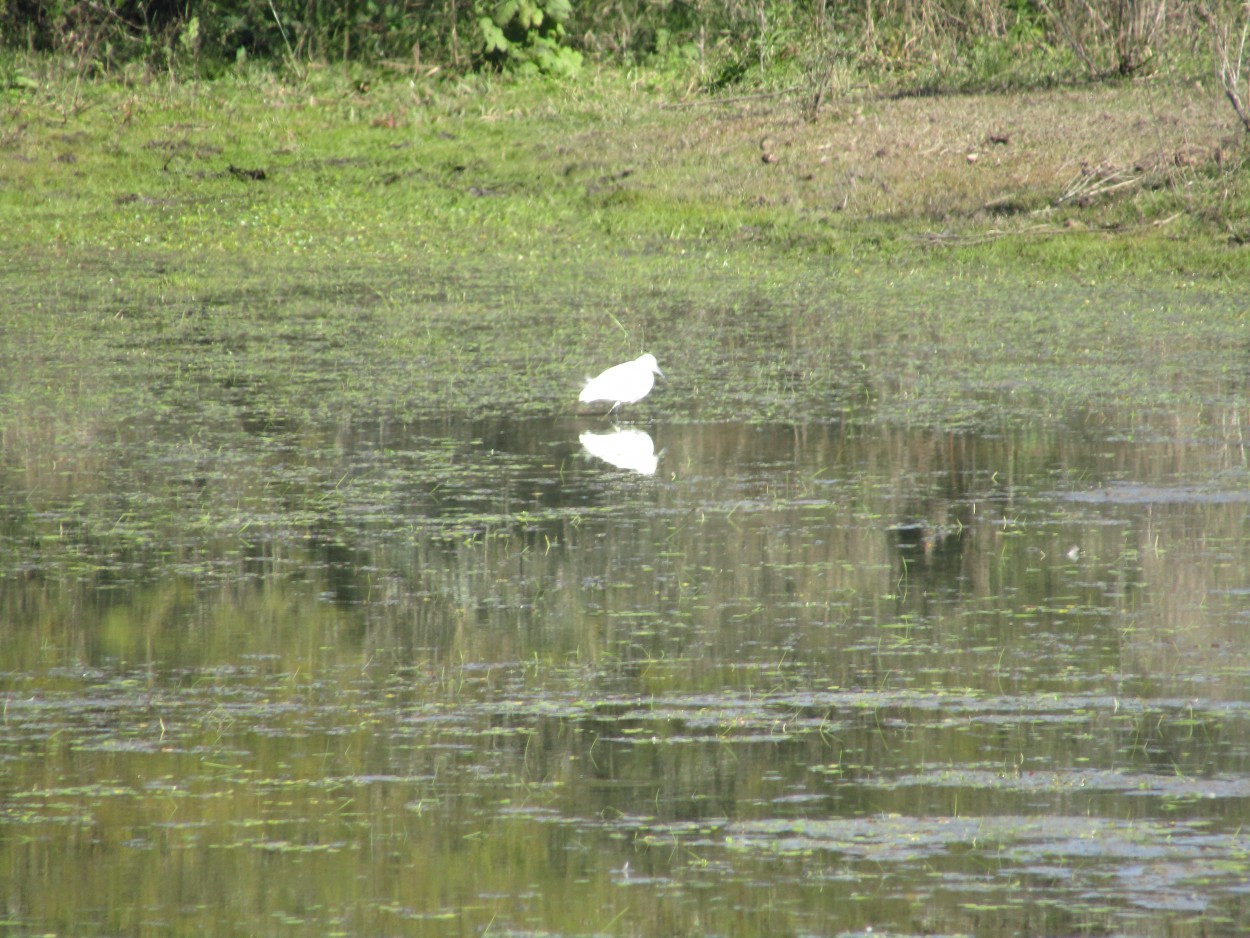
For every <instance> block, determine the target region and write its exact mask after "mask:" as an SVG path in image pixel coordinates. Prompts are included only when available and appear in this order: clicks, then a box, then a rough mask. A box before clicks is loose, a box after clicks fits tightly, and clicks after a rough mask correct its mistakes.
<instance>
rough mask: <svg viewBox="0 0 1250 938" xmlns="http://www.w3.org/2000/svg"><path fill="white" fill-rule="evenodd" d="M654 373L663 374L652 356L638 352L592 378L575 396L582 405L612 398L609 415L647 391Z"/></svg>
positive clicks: (644, 394) (642, 395)
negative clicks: (627, 360)
mask: <svg viewBox="0 0 1250 938" xmlns="http://www.w3.org/2000/svg"><path fill="white" fill-rule="evenodd" d="M653 375H659V376H660V377H661V378H663V377H664V372H662V371H660V366H659V365H658V364H657V363H656V360H655V356H654V355H651V354H646V355H639V356H638V357H637V358H635V359H634V360H633V361H632V362H625V363H623V364H620V365H613V366H612V367H611V368H609V369H608V370H607V371H605V372H603V374H601V375H599V376H598V377H597V378H591V379H590V380H589V381H587V382H586V386H585V387H584V388H582V393H581V394H579V395H578V397H577V399H578V401H580V402H581V403H583V404H594V403H596V402H598V401H605V402H606V401H611V402H612V406H611V407H610V408H609V409H608V413H609V414H610V413H612V411H614V410H616V408H618V407H620V406H621V405H622V404H635V403H637V402H638V401H640V400H642V399H643V398H644V397H646V396H647V395H648V394H650V393H651V388H652V387H653V386H654V385H655V378H654V377H653Z"/></svg>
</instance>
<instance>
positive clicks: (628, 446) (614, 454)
mask: <svg viewBox="0 0 1250 938" xmlns="http://www.w3.org/2000/svg"><path fill="white" fill-rule="evenodd" d="M578 439H579V440H580V441H581V444H582V446H584V447H586V452H588V453H590V455H592V456H597V457H598V458H599V459H602V460H603V461H604V462H607V463H611V464H612V465H613V466H615V467H616V468H617V469H626V470H628V471H630V472H640V473H642V474H643V475H645V476H651V475H655V469H656V466H658V465H659V463H660V454H659V453H657V452H656V451H655V442H654V441H653V440H652V439H651V434H649V433H645V432H643V431H642V430H623V429H620V428H617V429H616V430H613V431H612V432H611V433H591V432H590V431H589V430H587V431H586V432H585V433H583V434H582V435H581V436H579V437H578Z"/></svg>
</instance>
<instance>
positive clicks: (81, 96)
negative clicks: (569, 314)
mask: <svg viewBox="0 0 1250 938" xmlns="http://www.w3.org/2000/svg"><path fill="white" fill-rule="evenodd" d="M16 74H18V75H19V76H20V78H19V79H15V80H13V81H11V82H10V86H9V87H8V88H7V89H6V90H5V92H4V98H3V110H4V118H5V119H4V121H3V129H2V130H0V247H2V248H3V251H4V253H5V255H6V259H7V260H8V261H9V262H10V263H11V264H14V265H17V266H19V267H20V266H21V263H22V258H23V257H27V258H29V257H31V256H32V255H38V254H42V253H45V252H53V253H56V252H103V253H105V254H108V253H116V252H122V253H126V254H133V259H138V258H144V257H146V258H158V257H160V256H162V255H178V256H186V255H188V254H192V255H193V254H194V253H196V252H204V251H211V252H224V253H226V254H230V255H237V256H238V257H239V258H241V259H245V260H246V259H247V258H251V257H255V256H256V255H257V252H269V253H272V252H275V251H280V252H289V253H290V254H291V255H294V256H304V257H307V258H308V259H309V260H310V262H313V263H318V262H320V261H321V260H325V259H336V260H343V259H344V258H345V257H348V256H351V257H355V258H357V259H359V260H360V262H362V263H367V262H369V261H370V260H373V259H376V260H385V259H388V258H390V259H394V258H408V257H411V256H413V254H414V252H415V253H416V254H418V255H422V254H423V255H426V256H439V255H444V254H450V255H455V256H461V257H469V258H473V259H476V260H477V261H479V262H481V263H483V264H486V265H487V266H489V259H490V257H491V256H492V255H499V256H501V257H512V256H515V255H518V254H531V255H533V254H535V253H548V254H550V255H552V256H557V255H559V254H561V253H573V254H577V255H579V256H583V257H585V258H588V259H589V258H596V257H598V258H610V257H612V256H613V254H614V253H616V252H619V251H622V250H626V251H655V250H668V249H670V248H677V249H679V250H705V249H708V248H710V247H715V248H716V249H720V248H726V249H730V250H738V249H740V248H744V247H745V248H747V249H750V250H755V251H758V250H776V251H780V252H782V253H788V252H801V253H803V254H807V255H810V254H820V255H827V256H829V257H830V258H844V259H848V260H850V261H851V262H853V263H867V262H871V261H872V260H873V259H877V260H880V261H881V262H883V263H887V264H894V263H899V262H904V263H907V264H924V263H928V262H929V260H930V259H936V262H937V263H940V264H948V263H952V262H955V263H974V264H991V263H992V264H994V265H1002V264H1012V265H1014V264H1023V265H1027V266H1028V267H1029V268H1034V267H1035V268H1037V270H1038V272H1039V274H1040V275H1043V276H1045V275H1047V272H1048V271H1050V272H1054V273H1056V274H1060V273H1065V272H1071V271H1073V270H1077V271H1102V272H1105V273H1111V272H1116V271H1123V272H1125V273H1134V272H1144V271H1153V272H1163V271H1169V270H1175V271H1177V272H1179V273H1190V274H1197V275H1214V276H1227V277H1234V278H1236V277H1240V276H1242V273H1241V272H1242V270H1243V269H1244V268H1245V267H1246V263H1245V256H1244V248H1242V246H1241V245H1242V244H1243V242H1244V241H1245V239H1246V238H1247V237H1250V184H1248V180H1247V172H1246V167H1245V163H1244V147H1243V145H1242V141H1241V140H1240V138H1239V137H1238V136H1237V133H1236V127H1235V124H1234V121H1233V120H1232V118H1231V111H1229V110H1228V109H1227V107H1226V106H1225V104H1224V102H1223V100H1222V95H1221V93H1220V91H1219V90H1218V89H1217V88H1216V87H1215V85H1214V83H1213V82H1209V81H1203V80H1202V79H1201V78H1197V77H1194V76H1192V75H1183V76H1182V75H1175V74H1174V75H1170V76H1163V75H1160V76H1156V77H1154V78H1150V79H1143V80H1140V81H1133V82H1127V81H1126V82H1118V83H1112V84H1087V85H1069V86H1062V87H1053V88H1049V89H1045V90H1030V91H1026V92H1014V93H983V94H957V95H956V94H951V95H925V96H920V95H913V96H900V95H887V94H884V93H882V90H881V89H873V88H870V87H859V88H848V89H846V90H845V91H844V92H843V93H841V94H839V95H835V96H833V97H831V98H829V99H828V101H827V103H826V104H824V105H823V106H822V108H821V109H820V111H819V112H818V113H817V114H816V115H815V119H809V118H810V116H811V115H805V114H804V113H803V105H802V101H801V100H800V96H799V95H797V94H792V93H788V92H786V91H781V92H757V93H751V94H742V95H737V96H732V97H720V98H714V97H707V96H704V95H699V96H685V95H683V94H682V89H680V88H679V87H675V86H674V85H673V84H672V83H671V82H670V81H668V80H667V79H666V78H665V76H664V75H662V74H659V73H648V72H646V71H643V70H633V71H623V70H602V71H594V70H590V69H587V70H585V71H584V72H583V74H582V75H581V76H580V77H579V78H578V79H576V80H573V81H566V82H563V83H559V84H555V83H547V82H544V81H542V80H539V79H532V80H528V81H526V80H519V79H504V78H493V79H492V78H485V77H470V78H463V79H455V80H446V81H440V80H437V79H434V78H413V77H411V76H408V77H400V76H396V75H394V74H393V73H386V72H379V73H370V74H367V75H366V74H362V73H360V72H354V73H353V72H352V71H350V70H349V69H347V68H343V67H322V68H311V69H308V70H306V72H305V73H304V74H303V75H302V77H299V78H293V77H290V76H286V77H283V78H280V77H278V76H276V75H275V74H274V73H273V72H272V71H270V70H266V69H261V68H255V69H253V68H245V69H241V70H236V71H235V72H233V73H231V74H228V75H226V76H224V77H222V78H220V79H217V80H215V81H212V82H194V81H179V80H173V79H170V78H169V77H168V76H165V77H159V76H153V75H150V74H133V75H130V76H129V77H128V76H126V75H125V74H123V75H121V76H119V77H118V78H115V79H107V80H98V81H93V82H83V81H80V80H78V79H77V78H75V77H74V76H72V75H58V74H56V72H55V71H54V70H53V69H52V68H51V67H48V63H42V65H41V63H39V62H38V61H33V62H26V63H24V64H23V66H22V68H21V69H19V70H18V71H17V72H16ZM154 262H155V261H154Z"/></svg>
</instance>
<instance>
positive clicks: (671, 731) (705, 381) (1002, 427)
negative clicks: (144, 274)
mask: <svg viewBox="0 0 1250 938" xmlns="http://www.w3.org/2000/svg"><path fill="white" fill-rule="evenodd" d="M812 277H813V278H814V279H813V280H811V281H809V282H808V286H811V285H812V284H819V283H821V281H820V280H819V278H818V275H817V274H812ZM158 279H159V277H158ZM106 282H107V281H106V278H105V277H104V276H103V275H100V276H99V277H97V279H95V280H93V281H91V282H90V283H88V284H87V285H85V286H84V285H81V284H80V285H79V286H74V287H67V286H65V285H59V286H58V287H57V288H56V293H57V296H56V297H53V298H51V299H49V298H46V297H45V298H44V299H43V300H41V301H39V302H42V303H44V304H46V305H45V306H44V307H43V308H42V309H39V308H37V305H36V297H35V295H34V293H33V292H27V293H24V294H22V295H21V296H19V297H17V300H16V303H15V305H14V306H13V307H12V308H13V309H14V310H15V312H14V313H13V314H12V316H11V319H10V321H9V325H8V326H7V327H6V334H5V336H4V339H5V346H4V347H5V351H4V352H2V353H0V364H3V367H4V373H5V376H4V378H2V379H0V386H2V387H3V404H4V410H3V413H2V414H0V433H2V436H0V457H2V466H3V475H0V616H2V617H3V619H2V622H0V690H2V700H3V734H2V735H0V798H2V801H0V894H2V895H3V898H4V902H3V906H2V907H0V915H2V916H3V921H4V924H5V930H6V933H9V934H14V935H27V934H43V933H55V934H67V935H69V934H74V935H94V934H100V935H103V934H204V933H213V934H239V935H243V934H247V935H261V934H266V935H288V934H316V935H329V934H351V935H384V934H386V935H389V934H413V935H440V936H441V935H480V934H483V933H485V934H490V935H496V934H500V935H502V934H534V935H537V934H543V935H548V934H551V935H586V934H612V935H704V934H707V935H730V934H732V935H837V934H846V933H860V934H864V933H867V932H868V931H869V930H870V929H871V930H872V931H873V932H875V933H891V934H926V935H932V934H981V935H999V934H1003V935H1006V934H1021V935H1043V934H1044V935H1071V934H1152V935H1190V934H1192V935H1199V934H1220V933H1232V932H1236V931H1240V930H1243V929H1245V928H1247V927H1250V886H1248V885H1247V883H1248V881H1250V876H1248V874H1250V859H1247V858H1248V856H1250V830H1248V829H1247V821H1248V820H1250V642H1248V641H1247V637H1248V634H1250V556H1248V555H1250V539H1248V538H1247V533H1248V532H1247V509H1248V508H1250V469H1248V468H1247V461H1246V451H1245V448H1244V441H1243V435H1244V431H1245V423H1246V419H1245V414H1244V412H1243V411H1242V410H1241V403H1242V401H1243V400H1244V391H1245V385H1246V374H1247V372H1246V370H1245V366H1244V339H1243V338H1241V330H1242V328H1243V326H1242V323H1241V320H1240V318H1239V317H1240V315H1241V313H1240V311H1239V310H1237V309H1236V305H1237V303H1236V301H1227V300H1219V301H1218V302H1213V301H1212V298H1211V297H1210V296H1201V295H1196V291H1193V290H1188V289H1183V288H1181V287H1177V289H1176V290H1175V291H1172V292H1169V291H1168V290H1167V289H1166V288H1163V287H1160V288H1159V291H1160V292H1158V293H1156V294H1153V295H1150V296H1148V297H1147V296H1145V295H1144V294H1143V303H1146V301H1149V303H1151V304H1154V305H1153V306H1151V307H1150V308H1151V309H1155V310H1156V311H1157V310H1159V309H1163V308H1165V307H1166V309H1167V316H1168V317H1172V318H1173V319H1174V321H1175V322H1176V323H1177V324H1180V325H1178V326H1177V328H1176V329H1175V330H1172V331H1166V330H1164V331H1160V332H1159V333H1158V334H1157V336H1156V337H1154V338H1152V336H1151V333H1150V331H1149V330H1141V331H1133V330H1132V329H1130V328H1128V327H1127V326H1125V325H1124V323H1125V317H1126V316H1128V315H1129V314H1128V313H1126V310H1128V309H1132V310H1133V311H1134V312H1133V314H1132V315H1134V316H1136V315H1139V313H1138V307H1137V306H1133V305H1132V304H1131V303H1128V302H1126V299H1127V298H1131V296H1132V291H1131V290H1129V289H1128V288H1124V289H1121V290H1112V289H1106V288H1103V289H1091V290H1088V291H1085V293H1086V300H1087V304H1088V305H1087V306H1082V307H1081V308H1080V309H1079V311H1073V310H1074V309H1075V307H1072V308H1069V309H1068V310H1066V312H1065V315H1064V316H1063V318H1062V319H1061V320H1054V321H1055V322H1062V323H1064V324H1066V325H1065V326H1064V328H1062V329H1056V328H1053V323H1052V321H1051V320H1050V319H1049V318H1048V317H1050V316H1051V315H1052V314H1051V309H1052V307H1054V306H1057V305H1058V304H1057V302H1056V301H1057V299H1058V298H1059V296H1068V295H1069V294H1070V293H1071V292H1072V291H1073V290H1074V288H1072V287H1064V288H1062V290H1059V291H1058V292H1057V293H1056V292H1055V289H1052V288H1049V287H1046V286H1044V285H1035V290H1034V292H1033V293H1032V294H1030V293H1029V291H1028V290H1027V289H1025V288H1024V287H1018V288H1017V289H1015V290H1012V291H1008V290H1001V292H1000V294H998V295H997V296H995V294H994V290H993V289H991V288H989V287H984V286H977V287H969V288H968V289H967V290H964V291H962V292H960V293H958V294H957V295H954V296H952V297H951V298H950V299H949V302H950V303H952V304H964V305H968V304H975V302H976V301H977V299H976V298H977V297H981V298H982V299H983V300H984V301H985V303H986V308H987V309H988V308H989V306H990V304H991V303H993V305H994V307H995V308H996V309H998V310H999V312H998V313H996V314H995V316H998V317H1000V318H998V319H996V320H995V321H994V322H993V323H989V324H987V326H986V329H987V330H989V332H990V333H991V335H989V336H988V337H986V336H981V337H971V336H968V335H964V334H962V333H961V332H960V330H959V328H957V327H952V326H942V325H940V324H935V322H936V320H935V319H933V320H932V321H931V314H930V313H929V312H926V311H925V310H924V309H922V308H921V307H924V306H925V304H923V303H920V302H918V301H917V302H915V303H914V304H913V307H910V308H909V307H907V306H906V305H904V307H903V308H900V306H899V302H898V301H899V300H900V298H903V297H906V296H907V294H908V289H909V288H908V286H907V284H905V283H904V284H902V285H896V286H893V287H891V288H890V289H885V290H882V291H881V292H880V293H879V294H878V300H877V301H876V302H877V303H878V305H873V302H870V301H869V300H867V299H865V298H864V296H862V295H860V296H853V297H852V298H851V299H846V298H845V297H844V292H841V293H840V292H839V290H840V287H839V284H838V283H837V282H827V283H825V284H824V289H823V290H806V289H804V290H800V289H798V288H795V289H794V290H788V291H781V292H782V293H784V295H778V292H779V288H777V289H774V291H773V292H772V293H768V292H767V291H765V292H764V293H763V294H755V293H753V292H752V291H751V290H750V289H748V288H747V287H744V286H739V287H738V288H737V289H739V290H740V293H739V294H738V296H737V298H736V299H732V298H731V299H726V298H725V297H724V296H721V297H719V298H717V299H715V301H714V302H709V303H708V304H707V305H700V304H699V302H698V300H697V296H695V297H692V296H687V297H684V298H683V299H682V301H681V302H677V303H669V302H667V301H666V300H665V298H664V296H663V292H664V291H661V290H657V291H656V292H655V293H654V294H649V295H647V296H645V297H643V298H642V299H640V300H638V303H639V312H638V317H639V318H638V319H637V320H634V321H633V323H632V327H633V328H635V329H637V330H638V331H644V329H643V327H644V326H645V331H646V332H647V335H648V336H649V339H650V341H648V343H647V345H648V347H649V348H651V349H652V350H653V351H655V352H656V354H657V355H658V356H659V358H660V362H661V365H662V366H663V367H664V369H665V371H666V373H667V374H668V375H669V381H668V382H667V383H661V384H660V385H659V386H658V388H657V390H656V391H655V393H654V394H653V396H652V398H651V399H650V400H649V401H648V402H647V403H645V404H644V405H641V406H639V407H638V408H636V409H634V411H633V412H632V414H629V415H628V417H629V419H628V420H627V421H626V422H625V423H624V424H623V425H622V427H621V429H623V430H626V431H629V432H628V433H625V434H621V435H617V436H611V434H613V432H614V428H613V426H612V424H611V423H610V422H607V421H603V420H598V419H595V418H593V417H582V416H578V415H576V414H575V413H574V412H573V410H572V407H571V404H572V401H573V399H574V398H575V397H576V393H577V390H578V387H579V382H580V380H581V378H582V376H584V375H585V374H587V373H589V372H593V371H595V370H598V368H601V367H603V366H605V365H607V364H610V363H611V362H612V361H615V360H618V359H620V358H623V357H625V356H624V355H622V354H619V353H621V352H623V351H624V352H633V351H636V349H632V348H628V347H627V346H626V345H625V344H623V343H622V341H621V336H620V335H619V333H617V334H613V332H612V329H613V327H612V326H610V325H609V326H608V328H607V329H605V328H604V323H603V322H602V317H599V316H596V315H595V314H591V313H586V312H584V311H582V312H578V313H576V314H571V315H570V314H566V312H567V311H566V310H563V309H561V308H560V299H559V297H558V296H557V297H555V298H554V299H553V297H552V296H550V295H548V294H546V293H544V292H543V291H542V290H541V289H539V288H538V287H533V286H531V287H528V288H526V289H525V290H520V291H518V292H514V293H512V294H510V299H509V300H508V302H506V303H505V304H503V309H502V311H501V310H493V311H492V313H491V318H486V319H478V318H477V317H480V316H481V315H482V312H481V311H482V309H484V308H485V307H486V306H487V305H488V303H487V300H486V299H485V297H486V296H487V295H488V294H489V293H490V290H489V289H488V288H486V287H481V286H478V287H474V288H472V289H470V290H468V292H466V293H463V294H459V295H456V294H455V291H454V290H453V291H451V292H448V291H442V292H438V291H435V292H425V293H423V295H422V296H421V297H414V298H412V299H411V301H410V302H409V301H405V302H397V303H395V304H394V306H393V307H392V306H387V305H381V306H379V305H378V303H377V302H376V301H375V300H370V299H368V298H367V297H368V295H367V291H358V290H355V289H353V288H351V287H350V285H344V283H343V282H342V281H341V280H335V279H334V278H333V277H330V276H329V275H327V282H328V284H329V285H328V286H327V288H326V289H325V291H324V292H318V291H317V290H309V291H307V293H306V294H295V293H292V292H290V291H287V290H284V289H283V288H282V287H281V286H267V285H265V284H262V283H260V282H250V283H246V284H243V285H241V286H239V287H238V292H237V293H231V294H230V295H223V296H218V297H214V298H210V299H208V300H205V299H204V298H203V297H188V296H186V295H184V294H181V293H179V291H178V290H177V289H176V288H171V287H168V286H167V285H166V286H161V285H160V284H157V285H156V286H153V283H155V282H156V281H154V280H152V279H148V280H143V281H142V282H141V283H140V285H139V286H136V287H135V288H134V289H135V290H136V291H137V295H138V299H135V298H134V297H124V298H122V299H118V298H117V296H118V291H119V289H120V288H117V287H105V286H104V285H103V284H105V283H106ZM92 284H94V286H92ZM921 286H922V285H921V284H912V288H913V289H915V290H920V289H921ZM847 289H851V287H849V286H848V287H847ZM162 290H164V291H165V292H163V293H162V292H161V291H162ZM420 290H421V291H426V290H427V288H425V287H422V288H420ZM440 290H441V288H440ZM691 290H692V294H693V293H694V290H693V288H691ZM110 291H111V292H110ZM475 291H476V292H475ZM123 292H124V291H123ZM227 292H228V291H227ZM158 294H159V295H158ZM58 297H59V298H58ZM839 297H842V298H839ZM10 299H11V300H12V297H11V298H10ZM592 299H593V298H592ZM1217 299H1218V298H1217ZM586 302H587V304H588V305H593V304H592V303H591V300H587V301H586ZM1220 303H1224V304H1225V306H1226V309H1225V310H1224V312H1221V311H1220V310H1216V312H1215V313H1212V308H1213V306H1218V305H1219V304H1220ZM1012 306H1014V307H1016V308H1015V309H1011V308H1009V309H1007V311H1006V312H1005V313H1004V312H1002V309H1003V308H1004V307H1012ZM49 307H51V309H49ZM1143 308H1144V306H1143ZM83 310H86V312H85V313H84V312H83ZM617 312H618V313H620V308H618V309H617ZM938 312H939V313H940V310H939V311H938ZM622 315H623V314H622ZM937 315H938V314H937V313H934V314H932V317H937ZM1221 316H1222V317H1223V318H1221ZM1001 317H1007V318H1001ZM852 321H857V322H859V324H860V325H858V326H853V325H851V324H850V323H851V322H852ZM1195 321H1197V325H1196V326H1195V325H1194V322H1195ZM865 322H866V323H867V324H868V327H866V328H865V327H864V325H863V324H864V323H865ZM883 324H884V325H883ZM900 324H909V325H907V327H906V328H902V327H901V326H900ZM1064 329H1066V330H1067V331H1066V332H1065V331H1064ZM1011 330H1017V331H1015V332H1012V331H1011ZM1030 335H1032V336H1034V337H1035V339H1036V341H1035V342H1030V341H1027V337H1028V336H1030ZM1082 350H1083V351H1082ZM1059 387H1070V388H1071V389H1072V392H1071V394H1070V395H1069V396H1064V395H1062V394H1057V393H1055V389H1056V388H1059ZM587 434H589V436H586V435H587ZM591 449H593V450H595V452H596V453H598V454H599V455H592V453H591V452H590V450H591ZM604 455H608V456H615V457H619V458H617V461H618V462H622V463H623V464H624V465H625V468H614V467H613V466H612V465H611V464H610V463H609V462H608V461H607V460H605V459H604V458H602V457H603V456H604Z"/></svg>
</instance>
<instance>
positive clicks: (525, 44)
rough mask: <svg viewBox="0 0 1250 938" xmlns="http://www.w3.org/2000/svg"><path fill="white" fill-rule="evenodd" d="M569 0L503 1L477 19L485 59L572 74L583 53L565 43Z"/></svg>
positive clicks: (520, 69) (535, 70)
mask: <svg viewBox="0 0 1250 938" xmlns="http://www.w3.org/2000/svg"><path fill="white" fill-rule="evenodd" d="M572 12H573V10H572V7H571V6H570V5H569V0H502V2H500V3H497V4H496V5H495V9H494V10H493V12H492V13H491V15H489V16H482V17H480V18H479V19H478V28H479V29H480V31H481V34H482V51H483V54H484V57H485V60H486V61H487V62H488V63H490V64H491V65H494V66H495V67H497V68H508V69H512V70H515V71H518V72H521V73H527V72H529V73H540V74H544V75H557V76H563V77H571V76H573V75H576V74H577V72H578V71H579V70H580V69H581V67H582V54H581V53H580V52H578V51H577V50H576V49H570V48H569V47H568V46H566V45H564V44H563V43H564V38H565V31H564V23H565V21H566V20H567V19H568V18H569V16H570V14H571V13H572Z"/></svg>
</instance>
